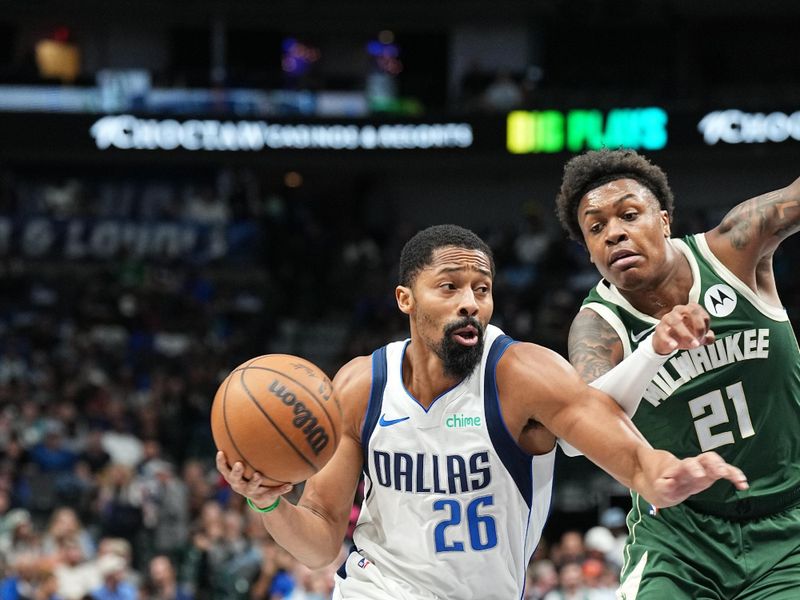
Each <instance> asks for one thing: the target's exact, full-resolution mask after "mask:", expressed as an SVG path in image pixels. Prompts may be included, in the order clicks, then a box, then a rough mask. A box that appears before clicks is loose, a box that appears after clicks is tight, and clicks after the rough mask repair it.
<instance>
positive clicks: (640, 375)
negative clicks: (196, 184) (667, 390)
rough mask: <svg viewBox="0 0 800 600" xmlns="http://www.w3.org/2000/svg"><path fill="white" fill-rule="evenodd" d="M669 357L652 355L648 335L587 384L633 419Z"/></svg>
mask: <svg viewBox="0 0 800 600" xmlns="http://www.w3.org/2000/svg"><path fill="white" fill-rule="evenodd" d="M670 356H672V353H671V354H658V353H656V351H655V350H654V349H653V335H650V336H649V337H648V338H647V339H646V340H645V341H644V342H642V343H641V344H640V345H639V347H638V348H637V349H636V350H635V351H634V352H633V353H632V354H631V355H630V356H629V357H627V358H626V359H625V360H623V361H622V362H621V363H619V364H618V365H617V366H616V367H614V368H613V369H611V370H610V371H608V372H606V373H604V374H603V375H601V376H600V377H598V378H597V379H595V380H594V381H592V382H591V383H590V384H589V385H590V386H592V387H593V388H595V389H598V390H600V391H602V392H605V393H606V394H608V395H609V396H611V397H612V398H613V399H614V400H615V401H616V403H617V404H619V406H620V407H621V408H622V410H623V411H625V414H626V415H628V416H629V417H633V415H634V414H635V413H636V409H637V408H639V403H640V402H641V401H642V396H643V395H644V392H645V390H646V389H647V385H648V384H649V383H650V381H652V379H653V377H654V376H655V374H656V373H657V372H658V370H659V369H660V368H661V367H662V366H663V364H664V363H665V362H666V360H667V359H668V358H669V357H670ZM559 445H560V446H561V448H562V450H563V451H564V453H565V454H566V455H567V456H579V455H580V452H579V451H578V450H577V449H576V448H574V447H572V446H571V445H569V444H567V443H566V442H564V441H563V440H559Z"/></svg>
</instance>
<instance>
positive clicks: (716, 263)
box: [694, 233, 789, 321]
mask: <svg viewBox="0 0 800 600" xmlns="http://www.w3.org/2000/svg"><path fill="white" fill-rule="evenodd" d="M694 239H695V242H696V243H697V250H698V251H699V252H700V254H701V255H702V257H703V258H704V259H705V260H706V262H708V264H709V265H710V266H711V268H712V269H713V270H714V272H715V273H716V274H717V275H718V276H719V277H720V279H722V280H724V281H725V282H726V283H727V284H728V285H730V286H731V287H732V288H733V289H735V290H736V291H737V292H739V293H740V294H741V295H742V296H744V297H745V298H746V299H747V301H748V302H750V304H752V305H753V306H754V307H755V308H756V309H758V311H759V312H760V313H761V314H763V315H764V316H765V317H768V318H770V319H772V320H773V321H788V320H789V315H788V314H787V313H786V310H785V309H784V308H783V307H781V306H775V305H773V304H768V303H767V302H765V301H764V300H762V299H761V298H760V297H759V296H758V294H756V293H755V292H754V291H753V290H752V289H750V287H749V286H748V285H747V284H746V283H745V282H744V281H742V280H741V279H739V278H738V277H737V276H736V275H734V274H733V272H731V270H730V269H728V267H726V266H725V265H724V264H723V262H722V261H721V260H720V259H718V258H717V257H716V255H715V254H714V253H713V252H712V251H711V247H710V246H709V245H708V241H707V240H706V234H705V233H697V234H695V235H694Z"/></svg>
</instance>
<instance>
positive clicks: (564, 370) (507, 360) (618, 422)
mask: <svg viewBox="0 0 800 600" xmlns="http://www.w3.org/2000/svg"><path fill="white" fill-rule="evenodd" d="M497 377H498V391H499V393H500V395H501V397H503V396H504V395H507V396H508V401H504V403H503V407H504V408H503V410H504V416H506V410H507V408H508V418H507V420H508V422H509V423H512V424H517V425H518V424H519V423H520V422H527V420H528V419H532V420H535V421H538V422H540V423H542V424H543V425H544V426H545V427H547V428H548V429H549V430H550V431H552V432H553V433H554V434H556V435H557V436H558V437H560V438H563V439H564V440H566V441H567V442H569V443H570V444H571V445H573V446H574V447H575V448H577V449H578V450H580V451H581V452H583V454H585V455H586V456H587V457H588V458H589V459H590V460H591V461H592V462H594V463H595V464H597V465H598V466H600V467H601V468H602V469H604V470H605V471H607V472H608V473H610V474H611V475H612V476H613V477H614V478H616V479H617V480H618V481H619V482H620V483H622V484H623V485H626V486H628V487H630V488H632V489H634V490H636V491H637V492H639V493H640V494H641V495H642V496H643V497H644V498H646V499H647V500H648V501H649V502H650V503H652V504H653V505H655V506H658V507H666V506H672V505H674V504H678V503H680V502H682V501H683V500H685V499H686V498H687V497H688V496H690V495H692V494H696V493H698V492H700V491H703V490H704V489H706V488H708V487H709V486H710V485H711V484H712V483H714V482H715V481H717V480H719V479H723V478H724V479H728V480H729V481H731V482H733V483H734V484H735V485H736V486H737V488H739V489H745V488H746V487H747V483H746V479H745V477H744V474H743V473H742V472H741V471H740V470H739V469H737V468H736V467H733V466H731V465H729V464H727V463H726V462H724V461H723V460H722V459H721V458H720V457H719V456H718V455H717V454H715V453H706V454H703V455H700V456H696V457H692V458H687V459H684V460H678V459H677V458H676V457H675V456H674V455H672V454H670V453H669V452H665V451H663V450H654V449H653V448H652V447H651V446H650V445H649V444H648V443H647V441H646V440H645V439H644V437H643V436H642V434H641V433H640V432H639V430H638V429H636V427H635V426H634V424H633V422H632V421H631V420H630V418H628V417H627V415H625V413H624V412H622V410H621V409H620V407H619V406H617V404H616V403H615V402H614V401H613V399H612V398H611V397H609V396H608V395H606V394H604V393H602V392H600V391H598V390H595V389H593V388H591V387H589V386H587V385H586V384H585V383H583V382H582V381H581V379H580V378H579V377H578V375H577V373H576V372H575V370H574V369H573V368H572V367H571V366H570V365H569V363H567V362H566V361H565V360H564V359H562V358H561V357H560V356H558V355H557V354H556V353H554V352H552V351H550V350H547V349H546V348H542V347H541V346H536V345H534V344H525V343H519V344H515V345H513V346H511V347H510V348H509V349H508V351H506V353H505V355H504V356H503V358H502V359H501V361H500V363H499V364H498V374H497ZM520 411H528V413H527V414H522V413H521V412H520Z"/></svg>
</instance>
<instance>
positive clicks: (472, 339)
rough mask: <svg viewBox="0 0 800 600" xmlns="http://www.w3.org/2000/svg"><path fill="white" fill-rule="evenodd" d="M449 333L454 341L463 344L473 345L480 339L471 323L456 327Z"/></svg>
mask: <svg viewBox="0 0 800 600" xmlns="http://www.w3.org/2000/svg"><path fill="white" fill-rule="evenodd" d="M451 335H452V336H453V339H454V340H455V341H456V342H458V343H459V344H462V345H463V346H474V345H475V344H477V343H478V341H479V340H480V336H479V335H478V330H477V329H475V327H473V326H472V325H469V326H467V327H462V328H461V329H456V330H455V331H454V332H453V333H452V334H451Z"/></svg>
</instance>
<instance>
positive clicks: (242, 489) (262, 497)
mask: <svg viewBox="0 0 800 600" xmlns="http://www.w3.org/2000/svg"><path fill="white" fill-rule="evenodd" d="M217 471H219V472H220V473H222V476H223V477H224V478H225V481H227V482H228V485H230V486H231V489H232V490H233V491H234V492H236V493H237V494H241V495H242V496H244V497H245V498H250V501H251V502H252V503H253V504H255V505H256V506H257V507H259V508H266V507H267V506H269V505H270V504H274V503H275V500H277V499H278V497H279V496H282V495H284V494H286V493H288V492H290V491H292V487H293V486H292V485H291V484H288V483H285V484H283V485H275V486H268V485H264V483H263V482H264V478H263V477H262V475H261V473H259V472H258V471H256V472H255V473H254V474H253V476H252V477H251V478H250V479H249V480H248V479H245V477H244V465H243V464H242V463H240V462H237V463H234V465H233V467H229V466H228V461H227V459H226V458H225V453H224V452H222V451H219V452H217Z"/></svg>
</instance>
